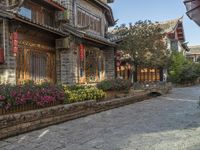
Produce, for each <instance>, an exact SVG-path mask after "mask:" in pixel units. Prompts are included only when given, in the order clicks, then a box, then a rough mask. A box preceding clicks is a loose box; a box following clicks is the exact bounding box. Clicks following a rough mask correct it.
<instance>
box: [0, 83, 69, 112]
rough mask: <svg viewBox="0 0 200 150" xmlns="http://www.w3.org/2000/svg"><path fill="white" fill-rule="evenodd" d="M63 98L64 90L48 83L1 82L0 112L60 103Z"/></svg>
mask: <svg viewBox="0 0 200 150" xmlns="http://www.w3.org/2000/svg"><path fill="white" fill-rule="evenodd" d="M65 98H66V94H65V92H64V90H63V89H62V88H61V87H59V86H56V85H53V84H50V83H42V84H40V85H38V84H35V83H33V82H27V83H25V84H21V85H10V84H1V85H0V108H1V111H0V112H1V113H2V114H4V113H10V112H16V111H23V110H27V109H28V110H31V109H34V108H42V107H48V106H49V105H55V104H62V103H64V100H65Z"/></svg>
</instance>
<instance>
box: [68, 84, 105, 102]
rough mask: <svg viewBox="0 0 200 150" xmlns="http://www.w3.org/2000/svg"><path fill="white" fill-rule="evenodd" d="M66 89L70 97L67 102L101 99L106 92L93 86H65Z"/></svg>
mask: <svg viewBox="0 0 200 150" xmlns="http://www.w3.org/2000/svg"><path fill="white" fill-rule="evenodd" d="M64 91H65V93H66V95H68V98H67V99H66V101H65V103H74V102H80V101H86V100H101V99H103V98H104V97H105V96H106V94H105V92H103V91H102V90H99V89H97V88H96V87H92V86H77V85H76V86H71V87H67V86H64Z"/></svg>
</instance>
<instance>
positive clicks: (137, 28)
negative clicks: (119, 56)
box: [115, 20, 169, 67]
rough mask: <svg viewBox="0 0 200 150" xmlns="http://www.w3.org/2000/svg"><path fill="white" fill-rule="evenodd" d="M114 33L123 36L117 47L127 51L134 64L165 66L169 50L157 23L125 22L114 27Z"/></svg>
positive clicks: (147, 21)
mask: <svg viewBox="0 0 200 150" xmlns="http://www.w3.org/2000/svg"><path fill="white" fill-rule="evenodd" d="M115 34H117V35H121V36H123V41H122V42H121V43H120V44H119V48H120V49H121V50H124V51H125V52H127V53H129V54H130V55H131V56H132V58H133V59H134V64H135V65H136V66H143V67H166V66H167V65H168V58H169V52H168V50H167V43H166V41H165V40H164V39H165V34H163V33H162V29H161V28H160V25H159V24H158V23H152V22H151V21H149V20H146V21H138V22H136V23H135V24H134V25H132V24H129V27H127V26H126V25H125V24H123V25H121V26H119V27H118V26H117V27H116V28H115Z"/></svg>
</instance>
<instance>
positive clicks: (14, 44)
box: [12, 32, 18, 53]
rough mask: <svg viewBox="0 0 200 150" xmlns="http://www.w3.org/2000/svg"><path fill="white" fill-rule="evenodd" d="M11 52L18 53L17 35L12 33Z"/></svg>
mask: <svg viewBox="0 0 200 150" xmlns="http://www.w3.org/2000/svg"><path fill="white" fill-rule="evenodd" d="M12 38H13V39H12V44H13V47H12V51H13V53H17V52H18V33H17V32H13V36H12Z"/></svg>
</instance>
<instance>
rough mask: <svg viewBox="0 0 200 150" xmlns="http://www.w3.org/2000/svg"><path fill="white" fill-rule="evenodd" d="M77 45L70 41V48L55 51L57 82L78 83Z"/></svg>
mask: <svg viewBox="0 0 200 150" xmlns="http://www.w3.org/2000/svg"><path fill="white" fill-rule="evenodd" d="M77 51H78V50H77V46H76V44H75V43H74V42H73V41H72V42H71V43H70V48H69V49H65V50H61V51H57V53H56V72H57V82H58V83H62V84H69V85H73V84H76V83H78V70H77V68H78V60H77V59H78V52H77Z"/></svg>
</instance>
